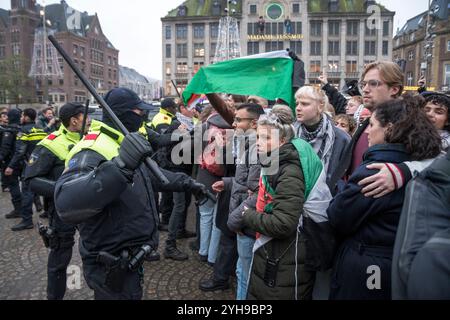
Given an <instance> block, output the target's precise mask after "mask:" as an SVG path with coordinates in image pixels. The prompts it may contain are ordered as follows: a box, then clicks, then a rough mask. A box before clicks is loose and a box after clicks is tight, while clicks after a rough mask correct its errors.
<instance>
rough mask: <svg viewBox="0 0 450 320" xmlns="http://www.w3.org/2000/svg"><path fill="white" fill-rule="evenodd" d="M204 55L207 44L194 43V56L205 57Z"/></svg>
mask: <svg viewBox="0 0 450 320" xmlns="http://www.w3.org/2000/svg"><path fill="white" fill-rule="evenodd" d="M204 56H205V44H204V43H194V57H204Z"/></svg>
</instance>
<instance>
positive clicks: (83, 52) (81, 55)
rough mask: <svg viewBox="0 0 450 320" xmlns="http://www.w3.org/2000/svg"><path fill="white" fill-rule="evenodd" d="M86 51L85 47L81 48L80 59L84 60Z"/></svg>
mask: <svg viewBox="0 0 450 320" xmlns="http://www.w3.org/2000/svg"><path fill="white" fill-rule="evenodd" d="M85 51H86V50H85V49H84V47H80V57H82V58H84V54H85Z"/></svg>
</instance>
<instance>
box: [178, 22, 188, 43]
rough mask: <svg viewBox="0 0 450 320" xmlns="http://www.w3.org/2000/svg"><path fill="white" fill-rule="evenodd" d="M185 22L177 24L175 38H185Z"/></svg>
mask: <svg viewBox="0 0 450 320" xmlns="http://www.w3.org/2000/svg"><path fill="white" fill-rule="evenodd" d="M187 28H188V27H187V24H177V25H176V29H177V39H179V40H185V39H187Z"/></svg>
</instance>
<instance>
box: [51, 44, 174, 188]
mask: <svg viewBox="0 0 450 320" xmlns="http://www.w3.org/2000/svg"><path fill="white" fill-rule="evenodd" d="M48 39H49V40H50V42H51V43H52V44H53V45H54V46H55V48H56V50H58V52H59V54H60V55H61V56H62V57H63V59H64V60H65V61H66V62H67V64H68V65H69V67H70V68H71V69H72V71H73V72H75V74H76V75H77V76H78V78H79V79H80V80H81V82H82V83H83V84H84V86H85V87H86V89H88V91H89V92H90V93H91V94H92V96H93V97H94V98H95V100H97V102H98V103H99V104H100V106H101V107H102V108H103V110H104V111H106V112H107V113H108V116H109V118H110V119H111V120H112V121H113V122H114V124H115V125H116V127H117V128H119V130H120V131H121V132H122V133H123V134H124V135H125V136H126V135H128V134H129V132H128V129H127V128H126V127H125V126H124V125H123V123H122V122H121V121H120V120H119V118H117V116H116V115H115V114H114V112H113V111H112V110H111V108H110V106H108V104H107V103H106V102H105V100H104V99H103V98H102V97H101V96H100V95H99V94H98V93H97V91H95V88H94V86H93V85H92V84H91V83H90V82H89V80H88V79H87V78H86V76H85V75H84V73H83V72H81V70H80V69H79V68H78V66H77V65H76V64H75V63H74V62H73V60H72V58H70V57H69V56H68V54H67V53H66V52H65V51H64V49H63V48H62V47H61V46H60V45H59V43H58V41H57V40H56V38H55V37H54V36H52V35H50V36H48ZM145 164H146V165H147V167H148V168H149V169H150V171H151V172H152V173H153V174H154V175H155V177H156V178H157V179H159V180H160V182H161V184H163V185H167V184H169V180H168V179H167V177H166V176H165V175H164V174H163V173H162V171H161V170H160V168H159V167H158V165H157V164H156V162H155V161H153V160H152V159H150V158H149V157H147V158H146V159H145Z"/></svg>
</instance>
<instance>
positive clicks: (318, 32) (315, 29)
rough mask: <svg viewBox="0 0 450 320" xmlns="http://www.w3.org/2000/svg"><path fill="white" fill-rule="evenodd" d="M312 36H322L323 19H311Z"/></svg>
mask: <svg viewBox="0 0 450 320" xmlns="http://www.w3.org/2000/svg"><path fill="white" fill-rule="evenodd" d="M311 36H312V37H321V36H322V21H311Z"/></svg>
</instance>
